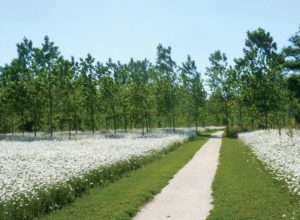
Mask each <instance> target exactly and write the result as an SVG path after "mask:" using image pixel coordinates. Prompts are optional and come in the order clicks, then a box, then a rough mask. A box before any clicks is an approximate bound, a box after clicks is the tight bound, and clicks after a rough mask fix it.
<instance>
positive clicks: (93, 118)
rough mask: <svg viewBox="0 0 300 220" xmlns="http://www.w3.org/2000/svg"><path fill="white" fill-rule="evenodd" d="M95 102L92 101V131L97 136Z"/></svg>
mask: <svg viewBox="0 0 300 220" xmlns="http://www.w3.org/2000/svg"><path fill="white" fill-rule="evenodd" d="M94 111H95V110H94V100H92V130H93V134H95V112H94Z"/></svg>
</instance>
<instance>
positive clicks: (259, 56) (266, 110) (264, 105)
mask: <svg viewBox="0 0 300 220" xmlns="http://www.w3.org/2000/svg"><path fill="white" fill-rule="evenodd" d="M276 49H277V46H276V43H275V42H274V41H273V38H272V36H271V35H270V33H269V32H266V31H265V30H263V29H262V28H259V29H257V30H255V31H252V32H250V31H248V32H247V39H246V41H245V48H244V57H243V59H242V60H241V59H240V60H239V63H241V62H242V64H243V65H242V70H241V73H240V74H241V79H242V80H243V81H244V85H245V87H244V89H245V92H244V94H245V96H244V98H245V100H246V102H248V103H251V105H252V106H254V107H255V109H257V111H258V112H259V113H261V114H262V115H263V118H264V127H265V128H268V116H269V114H270V113H271V112H275V111H277V110H278V109H279V108H280V105H279V103H280V102H279V100H278V99H279V97H280V94H281V92H282V91H281V89H284V86H283V83H282V81H283V74H282V71H281V70H282V69H281V65H282V63H283V59H282V57H281V56H280V55H279V54H277V53H276Z"/></svg>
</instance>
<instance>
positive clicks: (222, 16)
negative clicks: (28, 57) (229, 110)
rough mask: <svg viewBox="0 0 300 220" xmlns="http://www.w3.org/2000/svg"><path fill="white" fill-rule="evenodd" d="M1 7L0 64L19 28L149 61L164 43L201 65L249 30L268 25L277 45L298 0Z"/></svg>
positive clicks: (66, 45) (237, 46)
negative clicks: (189, 56)
mask: <svg viewBox="0 0 300 220" xmlns="http://www.w3.org/2000/svg"><path fill="white" fill-rule="evenodd" d="M0 9H1V10H0V28H1V29H0V39H1V40H0V65H4V64H5V63H8V62H10V60H11V59H12V58H13V57H15V56H16V54H17V53H16V43H18V42H20V41H21V40H22V39H23V37H24V36H26V37H27V38H29V39H31V40H33V43H34V45H35V46H39V45H40V44H41V42H42V41H43V37H44V36H45V35H48V36H49V37H50V40H52V41H54V42H55V44H56V45H58V46H59V48H60V50H61V52H62V54H63V55H64V57H66V58H69V57H70V56H71V55H74V56H75V58H77V59H78V58H79V57H84V56H86V54H87V53H91V54H92V55H93V56H94V57H95V58H96V59H97V60H99V61H101V62H105V61H107V59H108V58H109V57H111V58H112V59H113V60H115V61H116V60H120V61H121V62H128V60H129V59H130V57H133V58H135V59H143V58H145V57H146V58H148V59H150V60H151V61H152V62H154V61H155V56H156V47H157V45H158V44H159V43H162V44H163V45H164V46H171V47H172V55H173V58H174V59H175V61H176V62H177V64H181V63H182V61H184V60H185V59H186V56H187V54H190V55H191V56H192V58H193V59H194V60H196V62H197V65H198V68H199V70H200V71H202V72H203V71H204V70H205V67H206V66H207V65H208V64H209V63H208V56H209V54H210V53H212V52H213V51H214V50H216V49H220V50H222V51H223V52H225V53H226V54H227V55H228V58H229V60H232V59H233V58H235V57H239V56H241V55H242V48H243V46H244V41H245V38H246V31H247V30H254V29H256V28H258V27H262V28H264V29H266V30H267V31H269V32H271V34H272V36H273V38H274V40H275V41H276V42H277V44H278V47H279V48H281V47H282V46H284V45H287V44H288V38H289V37H290V36H291V35H293V34H294V33H295V32H296V31H298V30H299V25H300V11H299V10H300V0H251V1H250V0H247V1H246V0H206V1H204V0H198V1H197V0H181V1H179V0H151V1H150V0H119V1H118V0H77V1H75V0H69V1H68V0H48V1H46V0H26V1H25V0H24V1H22V0H6V1H4V0H0Z"/></svg>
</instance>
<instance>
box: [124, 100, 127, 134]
mask: <svg viewBox="0 0 300 220" xmlns="http://www.w3.org/2000/svg"><path fill="white" fill-rule="evenodd" d="M123 115H124V130H125V132H127V109H126V106H124V109H123Z"/></svg>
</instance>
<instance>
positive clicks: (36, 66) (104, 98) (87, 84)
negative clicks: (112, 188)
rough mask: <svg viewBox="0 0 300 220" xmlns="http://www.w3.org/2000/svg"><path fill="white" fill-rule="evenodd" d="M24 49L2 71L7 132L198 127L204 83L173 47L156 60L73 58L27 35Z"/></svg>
mask: <svg viewBox="0 0 300 220" xmlns="http://www.w3.org/2000/svg"><path fill="white" fill-rule="evenodd" d="M17 51H18V57H17V58H15V59H13V60H12V62H11V63H10V64H8V65H5V66H4V67H3V68H1V75H0V83H1V89H0V98H1V106H0V108H1V113H0V117H1V124H0V129H1V131H2V132H15V131H22V132H24V131H33V132H34V133H35V134H36V132H37V131H47V132H49V133H50V135H51V136H52V134H53V131H55V130H62V131H63V130H69V133H70V135H71V130H76V131H77V130H87V129H88V130H92V131H93V132H94V131H95V130H96V129H102V128H106V129H109V128H113V129H114V130H115V132H116V130H117V128H120V127H123V128H124V129H125V130H127V129H128V127H130V128H133V127H139V128H142V132H143V133H144V132H145V129H146V130H147V131H148V130H149V128H150V127H153V126H155V127H156V126H158V127H161V126H164V127H166V126H170V127H172V128H173V129H174V130H175V127H176V125H185V121H188V124H189V126H190V125H191V123H192V122H194V123H195V126H196V127H197V126H198V123H199V120H200V119H199V116H200V107H202V106H203V103H204V101H205V97H206V93H205V91H204V87H203V80H202V79H201V76H200V73H199V72H198V71H197V68H196V65H195V62H194V61H193V60H192V59H191V57H189V56H188V59H187V61H186V63H183V64H182V67H179V68H178V67H177V66H176V64H175V62H174V61H173V60H172V57H171V48H170V47H168V48H164V47H163V46H162V45H159V46H158V47H157V59H156V63H155V65H153V64H151V63H150V62H149V61H148V60H146V59H145V60H133V59H131V60H130V61H129V63H126V64H121V63H120V62H113V61H112V60H111V59H109V60H108V61H107V62H106V63H105V64H103V63H100V62H96V61H95V58H93V57H92V56H91V55H90V54H88V55H87V57H86V58H82V59H80V60H79V61H75V59H74V58H73V57H72V58H71V59H70V60H67V59H65V58H63V56H61V53H60V51H59V49H58V47H57V46H55V44H54V43H53V42H51V41H50V40H49V38H48V37H47V36H46V37H45V39H44V43H43V44H42V47H41V48H38V47H34V46H33V43H32V41H30V40H28V39H26V38H25V39H24V40H23V41H22V42H21V43H19V44H17ZM178 71H179V72H180V76H179V75H178ZM183 97H184V98H183ZM183 103H184V104H183Z"/></svg>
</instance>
